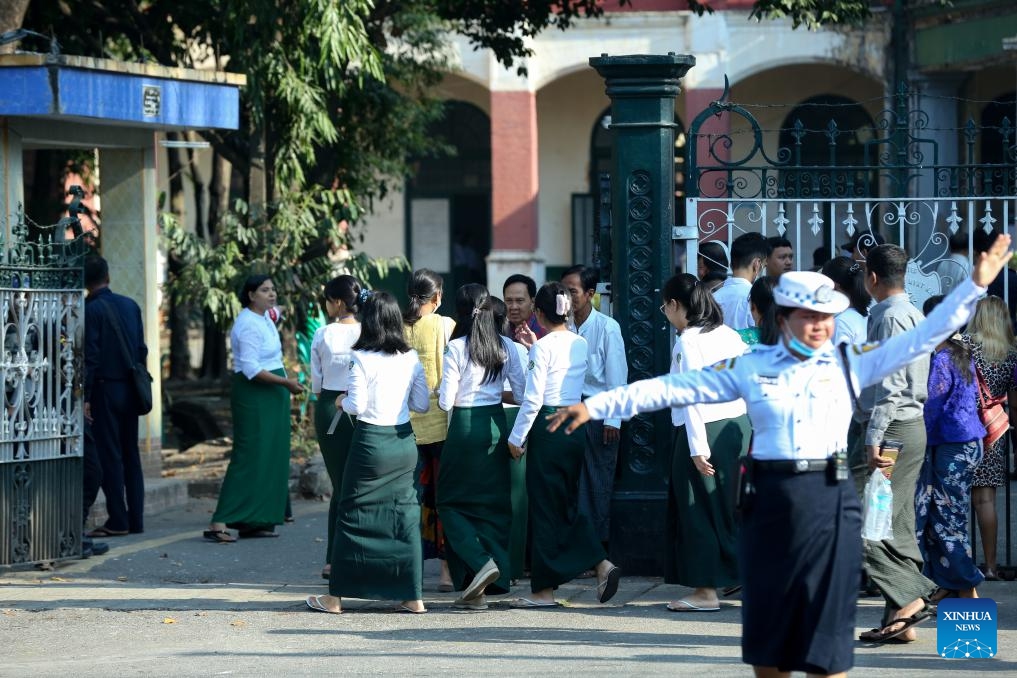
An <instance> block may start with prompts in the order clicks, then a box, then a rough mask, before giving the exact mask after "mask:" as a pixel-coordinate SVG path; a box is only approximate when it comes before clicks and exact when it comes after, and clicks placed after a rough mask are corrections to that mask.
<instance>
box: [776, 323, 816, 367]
mask: <svg viewBox="0 0 1017 678" xmlns="http://www.w3.org/2000/svg"><path fill="white" fill-rule="evenodd" d="M784 344H785V346H787V349H788V350H789V351H793V352H794V353H797V354H798V355H800V356H802V357H803V358H805V359H806V360H808V359H809V358H811V357H812V356H814V355H816V353H817V352H818V349H814V348H812V347H811V346H809V345H808V344H806V343H805V342H804V341H802V340H801V339H799V338H798V337H796V336H795V335H793V334H792V333H791V332H790V330H788V329H787V328H784Z"/></svg>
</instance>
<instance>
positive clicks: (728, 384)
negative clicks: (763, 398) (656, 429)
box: [547, 358, 746, 433]
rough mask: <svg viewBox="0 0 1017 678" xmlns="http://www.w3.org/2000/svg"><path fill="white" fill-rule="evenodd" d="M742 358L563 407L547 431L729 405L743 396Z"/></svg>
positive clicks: (630, 385)
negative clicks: (686, 408)
mask: <svg viewBox="0 0 1017 678" xmlns="http://www.w3.org/2000/svg"><path fill="white" fill-rule="evenodd" d="M739 360H743V359H742V358H732V359H730V360H725V361H723V362H720V363H717V364H716V365H714V366H712V367H708V368H706V369H703V370H695V371H693V372H682V373H680V374H665V375H663V376H660V377H654V378H653V379H643V380H642V381H637V382H634V383H632V384H629V385H628V386H621V387H619V388H615V389H611V390H610V391H605V392H603V393H598V394H597V395H595V396H591V397H589V398H587V399H586V400H585V401H584V402H581V403H577V404H575V405H571V406H569V407H562V408H560V409H559V410H558V411H557V412H556V413H555V414H553V415H551V416H549V417H548V419H549V421H550V423H549V424H548V427H547V430H548V431H556V430H558V427H559V426H561V425H562V424H564V423H566V422H571V423H569V425H568V426H567V427H566V428H565V432H566V433H572V432H573V431H575V430H576V429H577V428H579V426H581V425H582V424H584V423H586V422H587V421H589V420H590V419H598V420H600V419H631V418H632V417H634V416H636V415H637V414H642V413H644V412H655V411H657V410H663V409H666V408H669V407H680V406H682V405H694V404H696V403H726V402H729V401H731V400H736V399H737V398H741V397H742V393H741V392H740V390H739V385H740V384H742V383H746V379H745V378H744V375H743V377H742V378H739V377H738V374H737V373H738V371H739V369H740V368H741V367H742V365H743V363H740V362H739Z"/></svg>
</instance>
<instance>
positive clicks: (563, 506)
mask: <svg viewBox="0 0 1017 678" xmlns="http://www.w3.org/2000/svg"><path fill="white" fill-rule="evenodd" d="M535 306H536V314H537V322H538V323H540V326H541V327H543V328H545V329H547V331H548V332H547V335H546V336H544V337H543V338H542V339H540V340H539V341H537V342H536V343H535V344H534V345H533V346H532V347H531V348H530V359H529V362H528V363H527V367H526V370H527V372H526V391H525V393H524V394H523V401H522V403H520V408H519V414H518V416H517V417H516V423H515V425H514V426H513V427H512V433H511V435H510V436H509V451H510V452H511V453H512V456H513V457H515V458H516V459H519V458H521V457H522V456H523V454H525V452H524V450H523V445H524V444H525V445H526V448H527V449H526V451H527V452H529V455H528V457H529V460H528V461H527V467H526V492H527V495H528V496H529V498H530V504H529V507H530V526H531V528H532V529H533V550H532V558H531V560H532V563H531V575H530V590H531V592H532V594H531V595H530V596H529V597H523V598H519V599H517V600H515V601H513V603H512V607H518V608H538V607H555V606H557V604H558V603H556V602H555V600H554V589H555V588H556V587H557V586H559V585H560V584H564V583H565V582H568V581H571V580H572V579H575V578H576V577H578V576H579V575H580V574H582V573H583V572H585V571H586V570H588V569H591V568H596V573H597V598H598V600H599V601H600V602H602V603H606V602H607V601H608V600H610V599H611V597H612V596H614V594H615V592H616V591H617V590H618V580H619V578H620V575H621V571H620V570H619V569H618V568H617V567H616V566H615V565H614V564H613V563H612V562H611V561H609V560H608V559H607V554H606V553H605V551H604V547H603V546H602V545H601V543H600V539H599V538H598V537H597V533H596V531H595V530H594V529H593V525H592V524H591V523H590V521H589V519H588V518H586V517H585V516H584V515H583V514H581V513H580V512H579V474H580V472H581V471H582V466H583V459H584V457H585V454H586V443H585V440H586V438H585V435H582V436H566V435H564V434H562V433H557V434H552V433H550V432H548V430H547V428H546V427H545V426H544V424H543V419H544V417H546V416H548V415H550V414H552V413H554V412H555V410H556V408H558V407H563V406H568V405H573V404H575V403H578V402H579V401H580V400H581V399H582V392H583V380H584V379H585V378H586V356H587V346H586V340H585V339H583V338H582V337H580V336H579V335H577V334H575V333H574V332H569V331H568V327H567V325H566V323H567V321H568V316H569V312H570V311H571V310H572V297H571V295H570V293H569V291H568V289H567V288H566V287H565V286H564V285H562V284H561V283H557V282H549V283H546V284H545V285H544V286H543V287H541V288H540V290H539V291H538V292H537V297H536V301H535Z"/></svg>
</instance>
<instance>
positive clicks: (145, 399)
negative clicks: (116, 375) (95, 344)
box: [102, 299, 153, 416]
mask: <svg viewBox="0 0 1017 678" xmlns="http://www.w3.org/2000/svg"><path fill="white" fill-rule="evenodd" d="M102 302H103V306H104V307H105V308H106V318H107V319H108V320H109V324H110V325H112V326H113V332H114V333H115V334H116V335H117V339H119V340H120V350H122V351H123V354H124V361H125V363H126V364H127V365H128V367H129V369H130V371H131V374H130V382H131V384H132V385H133V386H134V396H135V402H136V403H137V406H138V407H137V411H138V415H139V416H140V415H143V414H148V413H149V412H151V411H152V381H153V380H152V375H151V374H149V373H148V368H147V367H146V366H145V364H144V363H141V362H138V360H137V358H136V357H135V356H134V355H132V354H131V349H130V348H129V347H128V346H127V339H126V338H125V337H124V326H123V323H121V322H120V316H119V315H118V314H117V312H116V309H114V308H112V305H111V304H108V303H106V300H105V299H103V300H102Z"/></svg>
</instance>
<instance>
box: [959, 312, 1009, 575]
mask: <svg viewBox="0 0 1017 678" xmlns="http://www.w3.org/2000/svg"><path fill="white" fill-rule="evenodd" d="M965 339H966V340H967V341H968V342H970V344H971V352H972V354H973V355H974V358H975V367H976V368H977V370H978V379H979V382H981V388H979V389H978V391H977V393H976V395H979V394H980V395H981V397H982V400H983V401H984V406H983V405H980V406H979V413H980V416H982V417H983V422H984V421H986V418H988V419H989V420H990V428H994V426H993V425H992V422H991V419H992V418H993V417H994V416H995V418H996V422H997V425H998V424H999V423H1000V420H999V416H998V415H999V414H1000V412H1001V410H1002V405H1003V404H1004V403H1006V399H1007V393H1009V392H1010V391H1013V390H1014V389H1017V384H1015V381H1014V369H1015V368H1017V341H1015V339H1014V333H1013V327H1012V326H1011V324H1010V314H1009V311H1008V309H1007V307H1006V302H1004V301H1003V300H1002V299H1000V298H999V297H991V296H990V297H985V298H984V299H982V300H981V301H979V302H978V307H977V308H976V310H975V316H974V317H973V318H972V319H971V323H970V324H969V325H968V328H967V334H966V335H965ZM1002 424H1003V425H1004V426H1008V422H1007V421H1006V420H1005V418H1003V419H1002ZM1006 443H1007V441H1006V436H1005V435H1000V436H997V437H995V438H994V439H993V442H992V443H991V444H987V445H986V446H985V453H984V455H983V456H982V461H981V463H980V464H978V467H977V468H975V476H974V479H973V481H972V490H971V506H972V508H973V509H974V511H975V517H976V519H977V521H978V533H979V535H980V536H981V538H982V554H983V555H984V556H985V564H984V565H983V570H982V571H983V572H984V574H985V578H986V579H987V580H989V581H996V580H998V579H999V575H998V573H997V569H996V532H997V527H998V523H997V518H996V488H997V487H1002V486H1003V485H1005V484H1006V483H1007V477H1006V468H1005V463H1004V462H1005V459H1004V455H1005V454H1006Z"/></svg>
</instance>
